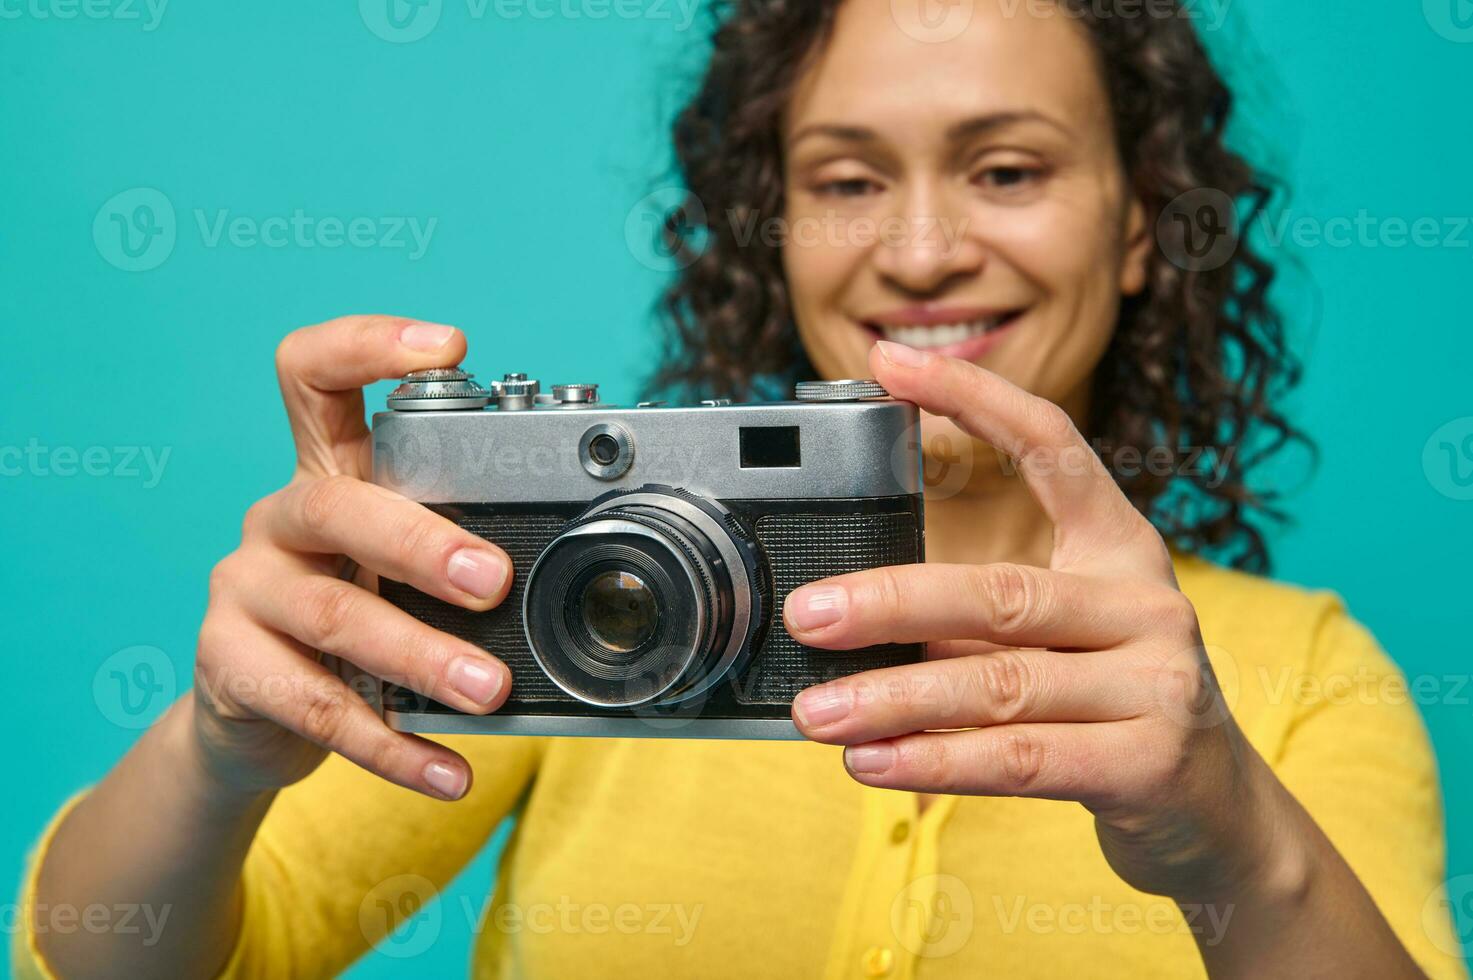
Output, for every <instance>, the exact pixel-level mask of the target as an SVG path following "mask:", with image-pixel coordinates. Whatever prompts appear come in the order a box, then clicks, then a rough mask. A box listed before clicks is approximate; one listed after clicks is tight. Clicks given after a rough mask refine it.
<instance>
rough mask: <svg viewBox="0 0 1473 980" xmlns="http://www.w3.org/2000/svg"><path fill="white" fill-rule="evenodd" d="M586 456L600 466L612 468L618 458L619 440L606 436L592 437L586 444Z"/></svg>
mask: <svg viewBox="0 0 1473 980" xmlns="http://www.w3.org/2000/svg"><path fill="white" fill-rule="evenodd" d="M588 455H589V456H590V457H592V459H593V461H594V462H595V463H597V464H598V465H600V466H612V465H613V464H614V461H615V460H617V459H618V458H619V440H617V439H615V438H614V437H613V436H611V435H607V434H603V435H597V436H594V437H593V441H592V442H590V443H589V444H588Z"/></svg>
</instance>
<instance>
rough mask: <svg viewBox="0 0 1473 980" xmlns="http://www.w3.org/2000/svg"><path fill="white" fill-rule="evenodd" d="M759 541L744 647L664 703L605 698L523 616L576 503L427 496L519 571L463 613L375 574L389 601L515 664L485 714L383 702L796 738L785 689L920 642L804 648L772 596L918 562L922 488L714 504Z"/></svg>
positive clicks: (635, 730) (511, 724) (425, 727)
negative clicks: (725, 665)
mask: <svg viewBox="0 0 1473 980" xmlns="http://www.w3.org/2000/svg"><path fill="white" fill-rule="evenodd" d="M721 504H722V505H723V506H725V507H726V508H727V509H728V510H729V511H730V512H731V514H732V516H733V517H734V518H735V520H736V521H737V522H738V523H739V524H740V528H741V531H742V532H743V533H744V534H745V535H747V536H748V538H749V540H752V541H755V542H756V545H757V551H758V554H759V561H760V563H761V565H762V573H763V576H764V583H765V585H766V592H767V594H766V595H765V596H764V605H765V608H764V610H763V620H764V621H763V622H762V623H761V624H760V628H759V629H758V630H757V631H756V633H755V635H754V637H753V641H752V648H751V650H750V651H749V653H750V656H749V657H746V658H744V664H743V666H742V667H741V668H739V669H737V670H734V671H732V672H731V673H730V674H728V675H727V676H725V677H723V678H722V679H721V681H720V682H719V683H717V684H716V685H715V686H714V687H712V688H710V689H709V690H707V691H705V692H703V693H702V694H701V695H700V696H699V697H696V698H694V699H692V700H689V701H684V702H681V703H678V704H674V705H669V706H663V707H661V706H652V705H646V706H641V707H636V708H602V707H595V706H592V705H589V704H587V703H584V702H583V701H581V700H578V699H577V698H574V697H572V696H570V695H569V694H567V693H565V692H564V691H563V690H562V689H561V688H560V687H559V686H558V685H557V684H555V683H554V682H553V681H552V680H551V679H550V678H549V677H548V675H547V674H546V673H545V672H544V671H543V669H542V667H541V666H539V664H538V662H537V660H536V658H535V656H534V654H533V652H532V650H531V648H530V646H529V644H528V642H527V635H526V631H525V629H524V625H525V624H524V622H523V599H524V597H525V594H526V587H527V574H526V573H527V570H528V569H530V568H531V567H532V565H533V564H534V563H535V562H536V561H537V559H538V557H539V556H540V555H542V554H543V553H544V551H546V549H547V548H548V546H549V545H550V544H552V543H553V541H555V540H556V539H557V538H558V536H559V535H560V534H561V533H562V532H563V531H564V529H566V528H567V527H568V526H569V524H570V522H572V521H573V519H574V518H575V517H577V516H578V515H579V514H580V513H582V511H583V510H584V507H583V505H570V504H562V503H557V504H499V505H491V504H468V505H435V506H434V507H433V509H434V510H436V511H438V512H440V513H442V514H443V515H445V516H446V517H448V518H449V519H450V520H452V521H454V522H455V523H457V524H459V525H460V526H462V527H464V528H465V529H467V530H468V531H471V532H472V533H474V534H478V535H480V536H482V537H484V538H486V539H487V540H489V541H491V542H493V543H495V544H497V545H498V546H500V547H502V548H503V549H505V550H506V552H507V553H508V554H509V555H510V556H511V559H512V562H513V565H514V567H515V569H516V576H515V578H514V580H513V584H512V587H511V590H510V592H509V594H508V596H507V598H506V599H505V601H503V602H502V604H501V605H500V606H498V607H497V608H495V609H492V610H489V611H487V612H481V613H477V612H472V611H470V610H466V609H462V608H460V607H457V606H453V605H451V604H449V603H446V602H442V601H441V600H439V599H436V598H434V597H432V596H428V595H425V594H424V593H422V592H419V591H418V590H415V589H413V588H410V587H409V586H406V585H404V584H402V583H398V582H392V581H387V580H385V581H383V582H381V583H380V590H381V592H382V593H383V595H384V597H385V598H386V599H388V600H389V601H390V602H392V603H393V604H395V605H397V606H399V607H400V608H403V609H405V610H406V611H408V612H409V613H410V614H411V615H414V616H415V617H416V618H418V619H420V620H422V621H424V622H425V623H427V624H428V625H430V626H433V627H435V628H436V629H439V630H443V631H445V632H448V633H451V634H453V635H456V636H459V637H462V638H464V639H466V640H469V641H470V642H472V643H475V644H477V645H478V646H481V647H482V648H483V649H485V650H487V651H488V652H489V653H491V654H492V655H494V656H496V657H499V658H500V659H501V660H503V661H504V662H505V663H506V664H507V666H508V668H509V669H510V670H511V674H512V691H511V695H510V696H509V698H508V700H507V702H506V704H505V705H504V706H503V707H502V708H501V709H500V710H499V711H497V712H495V713H494V714H493V715H490V716H485V717H481V716H472V715H465V714H463V713H460V712H457V711H455V710H453V709H451V708H448V707H446V706H444V705H442V704H439V703H438V702H436V701H433V700H432V699H430V698H426V697H424V696H423V695H420V694H418V693H417V692H414V691H411V690H408V689H406V688H402V687H397V686H395V685H392V684H389V685H387V686H386V689H385V694H384V705H385V708H386V713H387V716H388V719H389V721H390V723H391V724H392V725H394V726H395V727H397V728H400V729H402V730H411V731H423V732H434V731H441V732H444V731H467V732H476V731H483V732H491V731H514V732H518V733H522V734H606V735H623V736H646V735H679V736H684V737H693V736H694V737H699V736H701V735H713V736H722V735H728V736H732V737H795V736H796V731H795V730H794V729H793V728H792V725H791V720H790V706H791V703H792V700H793V698H794V697H795V696H796V695H797V694H798V692H800V691H802V690H803V689H804V688H807V687H809V686H812V685H814V684H820V683H824V682H826V681H830V680H833V679H835V678H838V677H842V676H846V675H849V674H854V673H859V672H861V671H865V670H872V669H875V668H880V667H889V666H897V665H900V664H906V663H914V662H917V661H919V660H921V659H922V658H923V657H924V648H923V647H922V646H921V645H919V644H909V645H885V646H878V647H871V648H867V649H864V650H855V651H826V650H817V649H814V648H811V647H806V646H804V645H802V644H800V643H798V642H797V641H796V640H794V639H793V638H792V637H791V636H790V635H789V634H788V632H787V631H786V630H785V629H784V628H783V624H782V603H783V601H784V600H785V599H786V597H787V596H788V594H789V593H791V592H792V591H793V590H794V589H796V588H798V587H799V586H801V585H804V584H806V583H808V582H812V581H815V580H817V579H821V578H826V577H829V576H832V575H840V574H844V573H847V572H853V571H860V570H863V569H867V568H875V567H879V566H884V565H903V564H911V563H915V562H919V561H922V560H924V545H923V540H924V536H923V527H922V521H923V516H922V506H921V498H920V497H919V495H912V496H897V497H878V498H860V499H842V498H841V499H818V500H786V501H770V500H765V501H752V500H725V501H721Z"/></svg>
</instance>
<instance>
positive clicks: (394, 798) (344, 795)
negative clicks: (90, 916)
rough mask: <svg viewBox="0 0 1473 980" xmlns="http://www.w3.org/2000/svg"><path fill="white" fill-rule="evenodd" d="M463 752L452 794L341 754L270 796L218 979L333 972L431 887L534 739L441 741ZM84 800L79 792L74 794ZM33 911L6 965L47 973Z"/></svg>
mask: <svg viewBox="0 0 1473 980" xmlns="http://www.w3.org/2000/svg"><path fill="white" fill-rule="evenodd" d="M439 740H440V741H443V742H444V743H445V744H447V745H449V746H451V747H452V748H454V749H456V750H457V751H459V752H460V753H461V754H462V755H464V756H465V757H466V758H467V759H468V760H470V762H471V765H472V768H473V771H474V773H475V779H474V782H473V785H472V787H471V790H470V792H469V793H467V794H466V796H465V797H464V798H463V799H461V800H460V801H458V802H455V803H445V802H441V801H437V800H432V799H430V798H428V797H426V796H423V795H421V794H419V793H415V792H412V791H410V790H406V789H403V788H401V787H399V786H395V785H393V784H391V783H388V782H386V781H384V780H382V779H380V778H378V777H376V776H373V775H371V774H370V773H368V772H365V771H364V770H362V769H360V768H358V767H357V766H355V765H353V764H352V763H350V762H348V761H347V760H345V759H343V758H342V757H340V756H336V755H333V756H329V757H328V758H327V759H326V760H325V761H324V762H323V764H322V765H321V766H320V767H318V769H317V770H316V771H315V772H314V773H312V775H310V776H308V777H307V778H306V779H304V780H302V781H301V782H300V783H297V784H296V785H294V786H291V787H288V788H287V789H285V790H283V791H282V792H281V793H280V794H278V796H277V798H276V800H275V801H274V802H273V803H272V806H271V810H270V812H269V813H267V815H266V819H265V820H264V821H263V822H262V824H261V828H260V831H259V832H258V833H257V835H256V838H255V840H254V841H253V842H252V844H251V849H250V852H249V854H248V855H247V857H246V861H245V866H244V869H243V871H242V876H241V882H242V884H241V887H242V895H243V912H242V919H241V925H240V936H239V939H238V941H237V943H236V947H235V950H234V952H233V953H232V954H231V957H230V959H229V961H228V963H227V965H226V967H225V969H224V970H223V972H222V973H221V976H222V977H224V978H232V980H233V978H246V977H251V978H254V977H272V978H276V977H305V976H332V975H335V974H337V973H339V972H341V971H342V970H343V969H345V968H346V967H347V966H348V965H349V964H351V963H352V962H353V961H354V960H355V959H357V958H358V957H359V956H361V955H362V954H363V953H364V952H366V951H367V950H368V949H369V947H370V946H372V945H373V944H374V943H376V942H377V941H378V940H380V939H382V938H383V937H384V936H386V935H388V934H389V933H391V932H392V931H393V930H394V928H395V927H396V926H397V925H399V923H401V922H402V921H404V920H405V919H406V918H408V917H411V916H414V915H416V914H418V912H419V910H420V909H421V908H423V907H424V906H425V905H426V904H428V903H429V902H432V901H434V900H435V899H436V898H437V897H438V895H439V889H441V888H442V887H444V886H445V885H446V884H447V883H448V882H449V881H450V880H451V879H452V878H453V877H454V876H455V875H456V873H457V872H459V871H460V870H461V868H463V867H464V866H465V865H466V864H467V863H469V862H470V860H471V859H472V858H474V856H475V855H476V853H477V852H478V851H479V850H480V849H481V848H482V847H483V846H484V845H485V844H486V842H487V841H488V840H489V838H490V836H491V834H492V833H493V832H494V831H495V829H496V827H497V825H498V824H499V823H500V822H501V820H502V819H503V818H504V817H505V816H507V814H509V813H510V812H511V810H512V809H513V808H514V807H515V806H516V804H517V801H518V799H519V798H520V797H521V795H522V793H523V792H524V791H525V790H526V788H527V786H528V785H529V784H530V782H531V780H532V778H533V775H534V773H535V771H536V768H537V765H538V763H539V762H540V759H541V754H542V746H543V742H542V740H540V739H527V738H504V737H495V738H490V737H479V738H477V737H460V738H443V739H439ZM79 798H80V797H79ZM75 802H76V801H75V800H73V801H72V802H71V803H69V804H68V805H67V808H65V809H63V811H62V812H61V813H59V814H57V816H56V817H55V818H54V819H53V820H52V824H51V826H50V827H49V828H48V830H47V831H46V833H45V835H44V836H43V837H42V839H41V842H40V844H39V845H38V846H37V848H36V853H35V855H34V856H33V857H32V859H31V867H30V870H29V871H28V873H27V875H26V881H25V884H24V886H23V891H22V898H21V903H22V904H21V909H22V910H28V909H29V908H30V907H31V906H30V904H29V902H30V901H32V900H33V899H32V896H33V895H34V889H35V877H36V871H37V869H38V868H39V867H40V864H41V861H42V860H43V859H44V857H45V853H46V849H47V847H48V846H49V844H50V841H51V837H52V835H53V834H54V832H55V828H56V827H57V826H59V825H60V823H61V820H62V819H63V818H64V816H65V814H66V812H67V809H70V807H71V806H72V805H74V804H75ZM29 923H30V916H29V915H25V916H24V922H21V923H17V928H16V932H15V935H14V938H13V941H12V951H11V952H12V957H11V960H12V967H13V970H14V974H15V976H17V977H19V978H23V980H39V978H45V980H50V978H52V977H53V976H54V974H53V973H52V971H51V970H50V969H49V967H48V966H47V964H46V963H45V961H44V960H43V959H42V958H41V956H40V953H39V950H38V949H37V945H36V941H35V939H36V937H35V935H34V934H33V932H32V930H31V928H30V925H29Z"/></svg>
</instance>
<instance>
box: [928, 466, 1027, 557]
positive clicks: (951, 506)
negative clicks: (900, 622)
mask: <svg viewBox="0 0 1473 980" xmlns="http://www.w3.org/2000/svg"><path fill="white" fill-rule="evenodd" d="M1052 550H1053V525H1052V524H1051V523H1050V522H1049V520H1048V518H1047V516H1045V515H1044V513H1043V510H1042V509H1041V508H1040V507H1039V506H1038V504H1037V502H1036V501H1034V499H1033V496H1032V495H1031V494H1030V493H1029V492H1028V488H1027V487H1026V486H1025V485H1024V484H1023V480H1022V478H1021V477H1019V476H1017V475H1008V474H1005V473H1003V472H1001V471H1000V470H994V471H992V472H990V473H987V474H985V475H981V474H979V475H975V476H974V477H973V479H972V480H971V482H970V483H969V484H968V485H967V486H966V487H965V488H964V489H963V490H962V491H961V492H960V493H956V494H952V495H949V496H946V497H945V499H932V498H931V497H928V498H927V500H926V560H927V561H932V562H941V563H945V564H966V565H985V564H991V563H993V562H1016V563H1020V564H1026V565H1037V566H1040V567H1044V568H1046V567H1048V563H1049V555H1050V552H1051V551H1052Z"/></svg>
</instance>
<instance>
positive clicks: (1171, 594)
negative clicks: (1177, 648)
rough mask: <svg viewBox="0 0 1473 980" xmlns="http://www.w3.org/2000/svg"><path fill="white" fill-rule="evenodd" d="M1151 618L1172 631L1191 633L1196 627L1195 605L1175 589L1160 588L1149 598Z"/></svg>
mask: <svg viewBox="0 0 1473 980" xmlns="http://www.w3.org/2000/svg"><path fill="white" fill-rule="evenodd" d="M1151 606H1152V619H1153V620H1155V622H1157V623H1159V624H1160V625H1162V626H1164V627H1166V628H1167V629H1169V630H1171V631H1172V632H1174V633H1191V632H1194V631H1195V630H1196V628H1197V607H1196V606H1194V605H1192V600H1190V599H1188V598H1187V597H1186V596H1185V595H1184V594H1182V593H1181V592H1179V591H1177V590H1176V589H1162V590H1161V592H1160V594H1159V595H1157V596H1154V597H1153V598H1152V599H1151Z"/></svg>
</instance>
